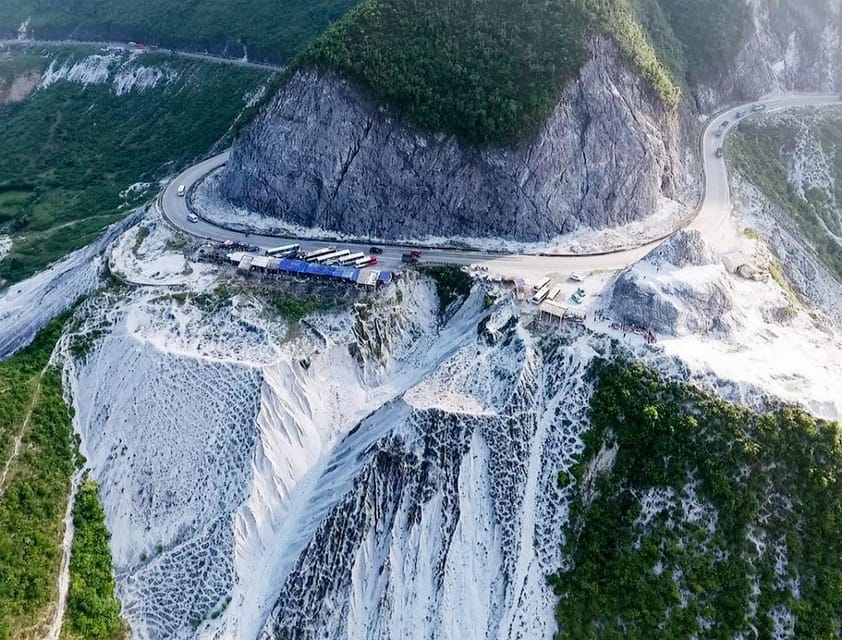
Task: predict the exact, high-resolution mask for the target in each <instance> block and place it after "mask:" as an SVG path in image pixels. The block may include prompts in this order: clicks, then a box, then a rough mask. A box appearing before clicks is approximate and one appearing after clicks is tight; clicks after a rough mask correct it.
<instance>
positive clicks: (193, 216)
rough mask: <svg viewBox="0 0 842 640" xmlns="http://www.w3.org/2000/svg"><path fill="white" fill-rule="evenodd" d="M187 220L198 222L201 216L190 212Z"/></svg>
mask: <svg viewBox="0 0 842 640" xmlns="http://www.w3.org/2000/svg"><path fill="white" fill-rule="evenodd" d="M187 221H188V222H198V221H199V216H197V215H196V214H195V213H188V214H187Z"/></svg>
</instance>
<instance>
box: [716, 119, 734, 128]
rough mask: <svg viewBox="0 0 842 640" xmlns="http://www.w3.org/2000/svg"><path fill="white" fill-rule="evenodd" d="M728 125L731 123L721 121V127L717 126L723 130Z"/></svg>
mask: <svg viewBox="0 0 842 640" xmlns="http://www.w3.org/2000/svg"><path fill="white" fill-rule="evenodd" d="M729 124H731V121H730V120H723V121H722V124H721V125H719V126H720V127H722V128H723V129H724V128H725V127H727V126H728V125H729Z"/></svg>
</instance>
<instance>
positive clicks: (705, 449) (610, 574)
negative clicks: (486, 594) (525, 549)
mask: <svg viewBox="0 0 842 640" xmlns="http://www.w3.org/2000/svg"><path fill="white" fill-rule="evenodd" d="M590 375H591V377H592V380H593V383H594V386H595V389H594V394H593V397H592V399H591V408H590V419H591V425H592V426H591V429H590V431H588V432H587V433H586V434H585V436H584V439H585V451H584V453H583V457H582V460H581V461H580V465H581V466H580V468H579V472H578V473H574V474H573V475H574V477H575V478H576V479H577V481H578V486H577V487H576V490H575V494H574V500H573V503H572V505H571V519H570V524H569V527H568V532H567V545H566V548H565V551H566V553H567V554H569V557H570V558H571V559H572V562H573V564H572V567H571V568H570V569H569V570H567V571H564V572H561V573H559V574H557V575H555V576H553V577H552V578H551V582H552V584H553V585H554V587H555V590H556V592H557V594H558V595H559V596H560V599H559V602H558V606H557V611H556V617H557V619H558V622H559V625H560V631H559V633H558V636H557V637H558V638H562V639H567V638H577V639H578V638H597V637H598V638H647V639H648V638H652V639H657V638H664V639H667V638H689V637H698V638H732V637H736V636H738V635H744V636H748V635H752V636H756V637H760V638H767V637H771V636H772V630H773V624H774V623H773V619H772V616H771V614H772V612H773V611H774V610H776V609H777V608H778V607H788V608H789V609H790V610H791V611H792V612H793V613H794V615H795V637H798V638H831V637H836V636H837V635H838V634H839V632H840V629H842V626H840V625H842V613H840V612H842V485H841V484H840V483H839V482H838V478H839V472H840V469H842V437H840V426H839V425H838V424H835V423H828V422H823V421H820V420H816V419H814V418H812V417H811V416H809V415H808V414H806V413H804V412H803V411H801V410H799V409H796V408H792V407H782V408H780V409H778V410H775V411H773V412H771V413H766V414H757V413H753V412H751V411H749V410H747V409H744V408H741V407H738V406H736V405H732V404H729V403H726V402H722V401H720V400H718V399H716V398H714V397H713V396H711V395H708V394H706V393H704V392H702V391H701V390H699V389H697V388H695V387H693V386H690V385H686V384H679V383H669V382H665V381H663V380H661V379H659V377H658V376H657V375H656V374H655V373H654V372H652V371H651V370H649V369H646V368H645V367H643V366H641V365H637V364H629V363H624V362H616V361H615V362H611V361H606V360H598V361H596V362H595V363H594V364H593V365H592V368H591V372H590ZM612 448H616V457H615V459H614V463H613V466H612V467H611V468H610V469H603V470H602V471H600V472H597V471H595V470H594V460H595V459H596V458H597V456H598V455H599V453H600V452H601V451H605V450H608V449H612ZM586 467H587V468H588V469H589V471H587V472H585V470H584V469H585V468H586ZM689 486H692V487H694V490H693V491H694V493H695V496H696V498H697V500H698V503H700V504H701V505H707V507H705V508H708V509H711V510H712V511H713V512H715V514H716V519H715V520H711V519H709V518H704V517H703V518H694V517H690V515H691V514H689V513H688V512H686V511H685V510H684V508H683V507H682V502H681V500H679V499H675V500H671V501H669V500H668V501H667V503H666V505H667V506H666V507H665V508H664V509H663V510H661V511H658V510H656V511H655V513H652V514H650V515H651V518H649V519H648V520H642V519H641V518H642V515H643V513H644V512H643V509H642V504H641V500H642V498H643V496H646V495H650V494H651V493H652V492H654V491H659V492H662V493H664V492H671V493H672V495H678V496H680V495H685V496H687V495H689V494H688V493H687V492H688V487H689ZM710 523H713V524H714V526H713V529H709V528H708V525H709V524H710ZM749 534H751V535H752V536H754V537H757V538H759V539H761V540H763V541H765V542H766V543H767V544H766V546H765V547H763V548H760V549H759V548H758V547H757V546H755V544H754V543H752V542H751V541H750V540H749ZM776 547H777V548H781V549H783V550H784V553H785V556H786V560H787V562H786V564H785V566H783V567H782V568H781V572H782V573H781V575H779V576H777V577H776V576H775V567H776V560H777V557H776V550H775V549H776ZM790 581H793V582H790ZM795 581H797V582H798V583H799V585H800V594H798V595H797V594H795V593H794V592H793V591H792V588H791V586H790V585H791V584H793V583H794V582H795ZM755 584H756V585H757V586H758V587H759V593H757V594H756V595H752V589H753V586H754V585H755ZM752 603H754V605H756V606H754V605H753V604H752ZM703 620H704V621H706V622H707V623H708V624H709V625H710V626H703V625H702V621H703Z"/></svg>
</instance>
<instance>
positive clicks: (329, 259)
mask: <svg viewBox="0 0 842 640" xmlns="http://www.w3.org/2000/svg"><path fill="white" fill-rule="evenodd" d="M350 253H351V252H350V251H348V250H347V249H340V250H339V251H332V252H331V253H325V254H323V255H320V256H318V257H316V258H315V259H314V260H313V261H314V262H315V263H317V264H333V263H334V262H337V261H338V260H339V259H340V258H344V257H345V256H347V255H348V254H350Z"/></svg>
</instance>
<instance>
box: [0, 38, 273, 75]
mask: <svg viewBox="0 0 842 640" xmlns="http://www.w3.org/2000/svg"><path fill="white" fill-rule="evenodd" d="M15 46H17V47H20V46H37V47H99V48H102V47H109V48H113V49H124V50H125V51H126V52H127V53H132V52H135V51H136V52H137V53H159V54H164V55H170V56H178V57H180V58H190V59H192V60H202V61H204V62H215V63H217V64H230V65H234V66H236V67H245V68H248V69H260V70H262V71H273V72H277V71H283V70H284V67H283V66H281V65H276V64H269V63H268V62H252V61H250V60H245V59H243V58H226V57H224V56H215V55H213V54H210V53H198V52H195V51H184V50H181V49H163V48H160V49H156V50H155V51H152V50H151V49H139V50H134V49H130V48H129V47H128V43H126V42H108V41H104V40H103V41H100V40H0V48H2V47H15Z"/></svg>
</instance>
